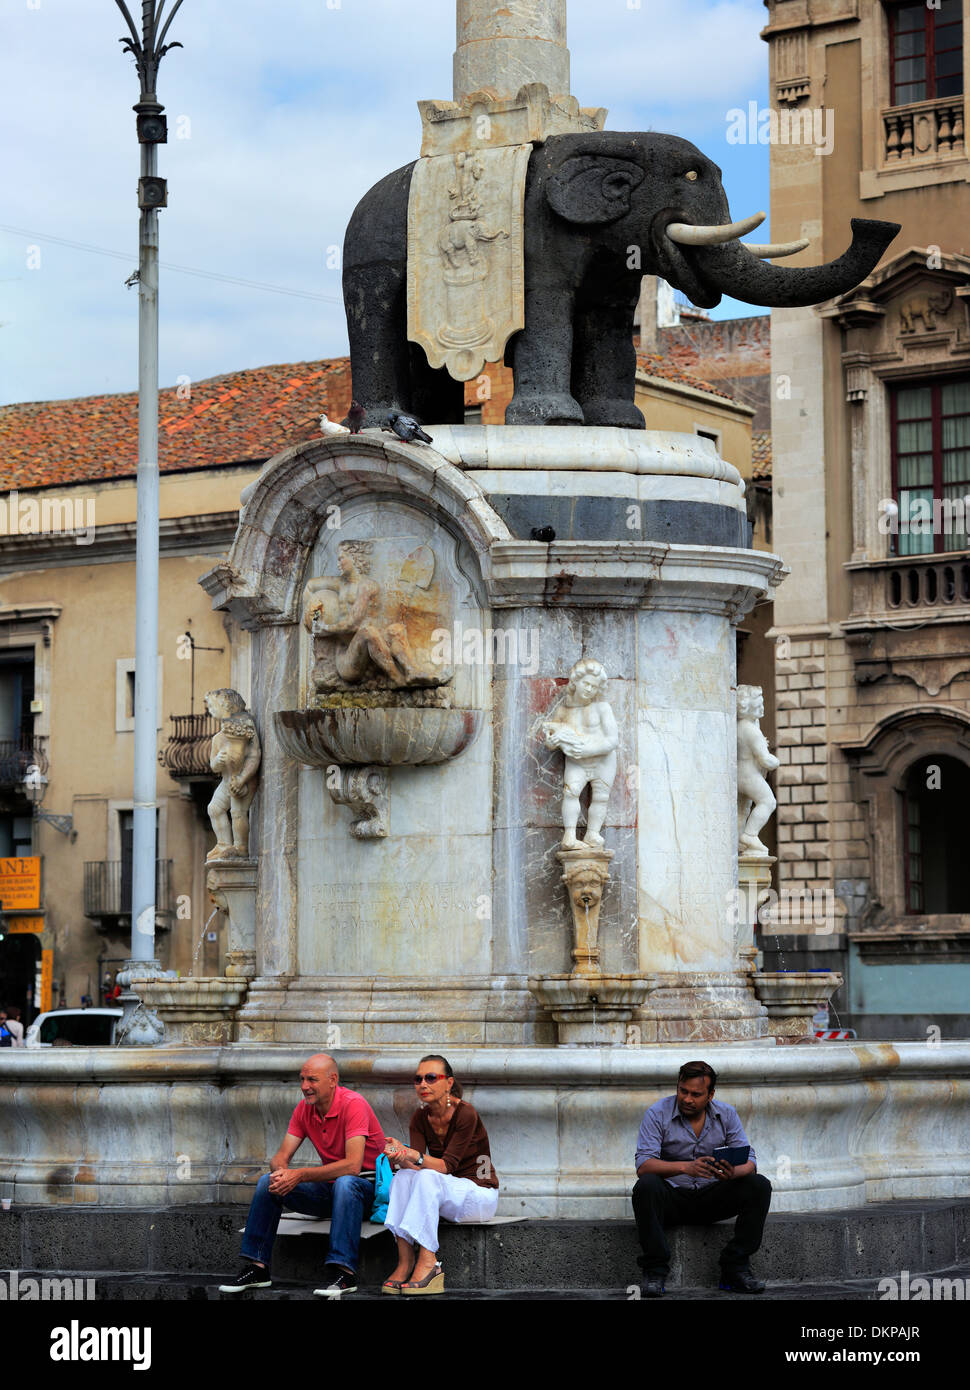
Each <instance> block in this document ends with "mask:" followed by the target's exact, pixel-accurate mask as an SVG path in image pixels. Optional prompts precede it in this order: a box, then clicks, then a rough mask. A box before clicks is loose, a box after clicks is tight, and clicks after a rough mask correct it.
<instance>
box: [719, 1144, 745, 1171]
mask: <svg viewBox="0 0 970 1390" xmlns="http://www.w3.org/2000/svg"><path fill="white" fill-rule="evenodd" d="M750 1152H751V1147H750V1145H748V1144H739V1145H738V1146H737V1148H734V1149H732V1148H730V1147H729V1146H728V1145H727V1144H725V1145H723V1146H722V1147H721V1148H719V1149H715V1150H714V1157H715V1158H716V1159H717V1161H718V1163H730V1165H731V1167H732V1168H737V1167H739V1166H740V1164H742V1163H747V1161H748V1155H749V1154H750Z"/></svg>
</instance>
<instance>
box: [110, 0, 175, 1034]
mask: <svg viewBox="0 0 970 1390" xmlns="http://www.w3.org/2000/svg"><path fill="white" fill-rule="evenodd" d="M115 3H116V4H117V6H118V8H119V10H120V11H121V13H122V14H123V15H124V17H125V21H126V23H127V25H128V29H129V30H130V37H125V38H123V39H122V40H121V43H122V45H123V46H124V48H125V50H126V52H128V53H131V54H132V55H133V57H134V59H135V66H136V68H137V69H138V77H139V80H140V82H141V94H140V96H139V99H138V101H137V102H136V104H135V107H134V110H135V113H136V128H137V131H138V143H139V145H140V147H141V177H140V178H139V180H138V207H139V209H140V222H139V234H138V518H137V530H136V539H135V775H134V794H133V800H134V815H133V830H134V844H133V847H132V913H131V959H130V960H128V961H126V963H125V968H124V970H123V971H120V972H119V974H118V981H119V983H120V984H122V985H123V986H124V988H125V993H124V994H123V995H122V996H121V1000H120V1001H119V1002H120V1003H121V1005H122V1007H123V1008H124V1016H123V1017H122V1019H121V1023H120V1024H119V1027H118V1030H117V1034H116V1037H117V1041H118V1042H119V1043H123V1044H126V1045H129V1046H131V1045H138V1046H152V1045H153V1044H156V1043H159V1042H161V1040H162V1036H163V1033H164V1025H163V1024H162V1023H161V1022H160V1020H159V1019H158V1018H157V1016H156V1015H155V1014H154V1013H153V1012H152V1011H151V1010H150V1009H147V1008H146V1007H145V1006H144V1005H143V1004H142V1003H141V1002H140V1000H139V999H138V996H137V994H135V993H134V992H133V991H132V985H131V981H132V979H133V978H136V977H142V978H145V977H148V978H151V977H153V976H156V975H158V974H159V973H160V970H161V967H160V965H159V962H158V961H157V960H156V958H155V859H156V853H157V851H156V739H157V728H158V209H159V208H160V207H165V205H166V202H167V188H166V183H165V180H164V179H161V178H159V177H158V172H157V170H158V161H157V151H158V146H159V145H160V144H163V143H164V142H165V141H166V140H167V138H168V132H167V125H166V120H165V116H164V114H163V112H164V107H163V106H162V104H161V102H160V101H159V100H158V97H157V96H156V94H155V87H156V80H157V76H158V65H159V63H160V62H161V60H162V58H163V57H164V55H165V54H166V53H167V52H168V50H169V49H170V48H181V47H182V45H181V44H176V43H170V44H166V42H165V38H166V35H167V34H168V31H169V28H170V26H171V23H172V20H173V19H174V18H175V15H176V14H177V12H178V10H179V8H180V6H181V4H182V0H175V4H174V6H173V8H172V11H171V13H170V14H169V16H168V18H167V19H166V20H165V21H164V24H163V22H162V20H163V12H164V10H165V5H166V0H142V7H141V9H142V33H141V37H140V38H139V35H138V31H137V29H136V28H135V24H134V22H133V20H132V18H131V15H130V13H129V11H128V7H127V5H126V4H125V3H124V0H115Z"/></svg>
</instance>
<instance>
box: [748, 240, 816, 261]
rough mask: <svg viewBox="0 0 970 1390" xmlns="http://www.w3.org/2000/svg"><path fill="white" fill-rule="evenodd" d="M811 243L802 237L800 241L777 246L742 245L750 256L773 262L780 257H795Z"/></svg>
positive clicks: (786, 242)
mask: <svg viewBox="0 0 970 1390" xmlns="http://www.w3.org/2000/svg"><path fill="white" fill-rule="evenodd" d="M810 245H811V242H810V241H809V240H808V237H802V239H801V241H782V242H779V243H778V245H777V246H755V244H754V243H753V242H750V241H746V242H745V243H744V249H745V251H750V252H751V254H752V256H759V257H760V258H761V259H762V260H763V261H774V260H778V259H780V258H781V257H782V256H797V255H798V253H799V251H804V250H805V248H806V246H810Z"/></svg>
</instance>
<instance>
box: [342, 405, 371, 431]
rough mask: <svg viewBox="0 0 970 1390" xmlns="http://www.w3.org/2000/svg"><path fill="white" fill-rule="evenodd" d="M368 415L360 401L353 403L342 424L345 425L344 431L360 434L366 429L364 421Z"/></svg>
mask: <svg viewBox="0 0 970 1390" xmlns="http://www.w3.org/2000/svg"><path fill="white" fill-rule="evenodd" d="M366 415H367V411H366V410H365V409H364V407H363V406H362V405H361V403H360V401H351V402H350V409H349V410H348V411H347V414H346V415H345V416H344V418H343V419H342V420H341V422H340V423H341V424H342V425H343V427H344V429H346V430H350V433H351V434H360V432H361V430H362V429H363V428H364V419H365V417H366Z"/></svg>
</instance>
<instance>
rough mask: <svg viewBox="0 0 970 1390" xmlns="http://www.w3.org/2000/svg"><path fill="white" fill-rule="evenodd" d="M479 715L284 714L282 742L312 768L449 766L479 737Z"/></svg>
mask: <svg viewBox="0 0 970 1390" xmlns="http://www.w3.org/2000/svg"><path fill="white" fill-rule="evenodd" d="M484 717H485V712H484V710H480V709H421V708H418V709H410V708H407V707H398V708H390V709H354V708H353V707H347V708H343V709H284V710H277V712H276V715H275V720H276V729H277V732H278V734H279V736H280V742H281V743H282V744H283V747H284V748H285V749H286V751H287V752H288V753H289V754H290V756H291V757H294V758H296V759H297V761H298V762H301V763H308V764H309V765H310V766H311V767H327V766H328V765H330V764H332V763H336V764H337V765H338V766H342V767H397V766H400V765H402V764H407V765H409V766H419V765H421V764H428V763H446V762H448V761H449V760H450V759H451V758H457V757H458V754H459V753H463V752H464V751H465V749H466V748H468V747H469V746H470V745H471V744H472V743H474V742H475V739H476V738H477V737H478V733H479V730H480V729H481V727H482V721H483V719H484Z"/></svg>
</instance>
